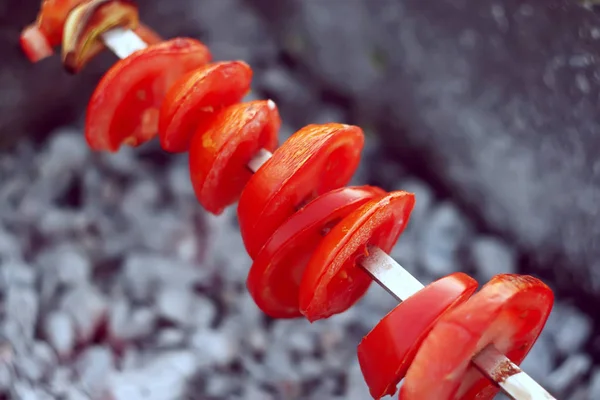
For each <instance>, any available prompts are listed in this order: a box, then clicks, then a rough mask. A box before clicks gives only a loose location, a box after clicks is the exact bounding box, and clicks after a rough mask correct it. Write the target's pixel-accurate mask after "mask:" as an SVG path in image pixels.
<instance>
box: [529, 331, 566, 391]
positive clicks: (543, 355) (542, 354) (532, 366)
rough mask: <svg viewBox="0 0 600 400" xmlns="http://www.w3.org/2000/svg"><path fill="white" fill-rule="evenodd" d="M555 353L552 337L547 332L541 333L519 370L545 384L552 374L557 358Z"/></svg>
mask: <svg viewBox="0 0 600 400" xmlns="http://www.w3.org/2000/svg"><path fill="white" fill-rule="evenodd" d="M556 353H557V352H556V349H555V347H554V346H553V343H552V336H551V335H550V333H549V332H548V331H542V333H541V334H540V336H539V338H538V340H537V341H536V342H535V344H534V345H533V347H532V348H531V350H530V352H529V354H528V355H527V357H525V359H524V360H523V362H522V363H521V368H522V369H523V370H524V371H527V374H528V375H529V376H531V377H532V378H533V379H535V380H537V381H539V382H542V383H545V382H546V380H547V379H548V376H549V375H550V373H551V372H552V367H553V365H554V363H555V357H557V354H556Z"/></svg>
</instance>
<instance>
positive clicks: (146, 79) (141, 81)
mask: <svg viewBox="0 0 600 400" xmlns="http://www.w3.org/2000/svg"><path fill="white" fill-rule="evenodd" d="M209 61H210V52H209V50H208V48H207V47H206V46H204V45H203V44H202V43H200V42H198V41H197V40H194V39H188V38H177V39H172V40H169V41H166V42H162V43H159V44H154V45H151V46H149V47H147V48H145V49H143V50H139V51H137V52H135V53H133V54H132V55H131V56H129V57H127V58H125V59H123V60H119V61H118V62H117V63H116V64H115V65H113V66H112V68H111V69H110V70H109V71H108V72H107V73H106V74H105V75H104V77H102V80H101V81H100V83H99V84H98V86H97V87H96V90H95V91H94V93H93V94H92V97H91V100H90V102H89V105H88V109H87V118H86V124H85V128H86V129H85V136H86V139H87V141H88V144H89V145H90V147H91V148H92V149H94V150H107V151H113V152H114V151H117V150H118V149H119V147H120V146H121V144H123V143H125V144H128V145H130V146H134V147H135V146H139V145H141V144H143V143H145V142H146V141H148V140H150V139H152V138H153V137H154V136H155V135H156V133H157V131H158V113H159V109H160V105H161V103H162V101H163V98H164V97H165V94H166V92H167V90H168V89H169V88H170V87H171V85H172V84H173V82H175V81H176V80H177V79H179V78H180V77H181V76H182V75H183V74H185V73H187V72H189V71H191V70H193V69H196V68H198V67H201V66H203V65H205V64H206V63H208V62H209Z"/></svg>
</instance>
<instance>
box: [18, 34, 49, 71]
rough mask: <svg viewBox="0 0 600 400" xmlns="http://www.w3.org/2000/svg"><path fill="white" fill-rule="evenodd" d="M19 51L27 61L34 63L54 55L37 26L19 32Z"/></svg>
mask: <svg viewBox="0 0 600 400" xmlns="http://www.w3.org/2000/svg"><path fill="white" fill-rule="evenodd" d="M19 43H20V45H21V49H22V50H23V53H25V55H26V56H27V58H28V59H29V61H31V62H32V63H36V62H38V61H40V60H43V59H44V58H46V57H50V56H51V55H52V54H54V50H53V49H52V46H51V45H50V43H48V39H47V38H46V36H45V35H44V33H43V32H42V31H40V29H39V28H38V27H37V25H30V26H28V27H27V28H25V29H24V30H23V32H21V37H20V39H19Z"/></svg>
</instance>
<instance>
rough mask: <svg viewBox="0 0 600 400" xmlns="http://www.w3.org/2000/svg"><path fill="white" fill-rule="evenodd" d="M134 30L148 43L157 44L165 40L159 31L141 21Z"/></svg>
mask: <svg viewBox="0 0 600 400" xmlns="http://www.w3.org/2000/svg"><path fill="white" fill-rule="evenodd" d="M133 31H134V32H135V34H136V35H138V36H139V37H140V39H142V40H143V41H144V42H146V43H147V44H156V43H160V42H162V41H163V39H162V38H161V37H160V35H159V34H158V33H156V32H154V30H153V29H151V28H150V27H148V26H146V25H144V24H142V23H141V22H140V24H139V25H138V27H137V28H135V29H134V30H133Z"/></svg>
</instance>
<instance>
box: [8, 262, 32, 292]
mask: <svg viewBox="0 0 600 400" xmlns="http://www.w3.org/2000/svg"><path fill="white" fill-rule="evenodd" d="M35 281H36V275H35V270H34V269H33V268H32V267H31V266H29V265H27V264H26V263H24V262H23V261H18V260H10V259H9V260H7V261H6V262H2V263H0V292H2V291H7V290H8V288H9V287H11V286H13V287H17V288H23V289H27V288H31V287H33V286H34V284H35Z"/></svg>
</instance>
